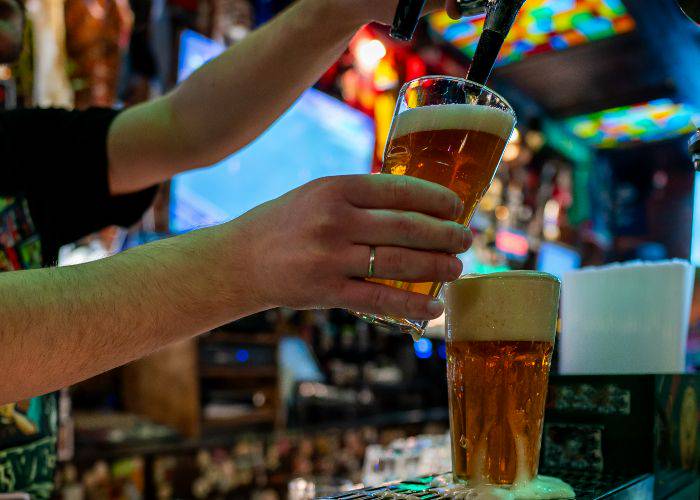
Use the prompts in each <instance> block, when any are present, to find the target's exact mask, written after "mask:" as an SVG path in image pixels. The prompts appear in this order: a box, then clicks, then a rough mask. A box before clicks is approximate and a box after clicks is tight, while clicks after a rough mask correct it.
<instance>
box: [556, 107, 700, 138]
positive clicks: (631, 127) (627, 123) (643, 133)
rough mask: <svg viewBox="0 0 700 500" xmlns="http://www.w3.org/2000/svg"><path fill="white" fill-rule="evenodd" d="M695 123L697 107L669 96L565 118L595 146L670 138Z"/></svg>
mask: <svg viewBox="0 0 700 500" xmlns="http://www.w3.org/2000/svg"><path fill="white" fill-rule="evenodd" d="M698 124H700V110H698V109H696V108H693V107H692V106H688V105H685V104H676V103H674V102H673V101H671V100H670V99H657V100H655V101H650V102H647V103H643V104H637V105H634V106H623V107H620V108H613V109H608V110H606V111H600V112H597V113H592V114H590V115H585V116H578V117H576V118H570V119H568V120H566V121H565V125H566V127H567V128H568V129H569V130H570V131H571V132H572V133H573V134H574V135H576V136H578V137H579V138H581V139H583V140H584V141H586V142H587V143H588V144H590V145H592V146H596V147H599V148H614V147H616V146H619V145H621V144H624V143H630V142H650V141H659V140H663V139H670V138H672V137H676V136H679V135H682V134H689V133H691V132H693V131H694V130H695V129H696V125H698Z"/></svg>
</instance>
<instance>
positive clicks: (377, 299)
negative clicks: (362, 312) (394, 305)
mask: <svg viewBox="0 0 700 500" xmlns="http://www.w3.org/2000/svg"><path fill="white" fill-rule="evenodd" d="M385 300H386V292H385V290H384V289H383V288H382V286H381V285H377V286H375V287H373V288H372V291H371V292H370V295H369V303H370V306H371V307H372V309H373V310H375V311H383V310H384V306H385V304H384V303H385Z"/></svg>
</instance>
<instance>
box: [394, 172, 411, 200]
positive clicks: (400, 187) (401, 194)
mask: <svg viewBox="0 0 700 500" xmlns="http://www.w3.org/2000/svg"><path fill="white" fill-rule="evenodd" d="M392 185H393V189H392V196H393V198H394V200H393V201H394V203H395V204H401V203H402V202H403V201H404V200H406V199H408V197H409V196H410V186H409V179H408V178H407V177H406V176H403V175H402V176H397V177H396V180H394V182H393V183H392Z"/></svg>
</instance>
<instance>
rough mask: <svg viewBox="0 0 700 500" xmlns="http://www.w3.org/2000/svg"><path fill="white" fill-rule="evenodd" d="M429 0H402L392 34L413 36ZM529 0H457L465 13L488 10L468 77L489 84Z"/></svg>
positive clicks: (474, 13)
mask: <svg viewBox="0 0 700 500" xmlns="http://www.w3.org/2000/svg"><path fill="white" fill-rule="evenodd" d="M425 1H426V0H399V4H398V6H397V7H396V15H395V16H394V22H393V24H392V26H391V32H390V34H391V36H392V37H394V38H396V39H398V40H410V39H411V37H412V36H413V32H414V31H415V29H416V26H417V25H418V20H419V19H420V13H421V11H422V10H423V7H424V6H425ZM523 3H525V0H457V7H458V8H459V11H460V12H461V14H462V15H463V16H473V15H476V14H480V13H482V12H486V21H485V22H484V31H483V33H482V34H481V38H480V39H479V45H478V46H477V48H476V53H475V54H474V59H473V60H472V64H471V66H470V68H469V73H468V74H467V78H468V79H469V80H471V81H473V82H476V83H480V84H485V83H486V81H487V80H488V78H489V76H490V75H491V70H492V69H493V66H494V64H495V63H496V58H497V57H498V52H499V51H500V50H501V47H502V46H503V42H504V41H505V39H506V36H507V35H508V32H509V31H510V28H511V27H512V26H513V22H514V21H515V16H516V15H517V14H518V11H520V7H522V5H523Z"/></svg>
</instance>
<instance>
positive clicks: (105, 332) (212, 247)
mask: <svg viewBox="0 0 700 500" xmlns="http://www.w3.org/2000/svg"><path fill="white" fill-rule="evenodd" d="M239 230H240V229H239V228H238V227H237V226H233V225H228V226H222V227H217V228H210V229H205V230H202V231H197V232H194V233H190V234H188V235H184V236H180V237H176V238H172V239H169V240H164V241H160V242H156V243H153V244H150V245H145V246H143V247H139V248H136V249H133V250H130V251H128V252H125V253H123V254H120V255H117V256H115V257H112V258H108V259H104V260H101V261H97V262H93V263H90V264H85V265H79V266H71V267H64V268H55V269H41V270H34V271H19V272H13V273H4V274H2V275H0V318H2V320H1V321H2V322H1V323H0V345H2V346H3V347H2V349H0V366H2V367H3V369H4V370H5V372H6V373H11V374H12V377H5V378H4V379H3V380H0V404H2V403H5V402H9V401H17V400H20V399H23V398H26V397H29V396H33V395H37V394H42V393H46V392H49V391H52V390H55V389H58V388H60V387H64V386H67V385H70V384H72V383H75V382H77V381H80V380H83V379H85V378H88V377H90V376H93V375H96V374H98V373H101V372H103V371H105V370H108V369H111V368H114V367H116V366H119V365H122V364H124V363H127V362H129V361H132V360H134V359H136V358H139V357H141V356H144V355H146V354H148V353H150V352H152V351H154V350H156V349H158V348H159V347H162V346H164V345H165V344H168V343H170V342H173V341H175V340H178V339H183V338H186V337H190V336H193V335H196V334H199V333H202V332H205V331H207V330H209V329H211V328H213V327H216V326H218V325H221V324H223V323H226V322H228V321H231V320H234V319H236V318H240V317H242V316H244V315H248V314H251V313H254V312H257V311H260V310H261V309H263V308H264V306H262V304H261V303H260V302H259V301H257V300H256V296H255V294H254V293H253V291H254V290H252V287H250V281H249V280H248V279H247V278H246V276H247V275H246V266H245V265H244V264H245V260H246V259H245V251H244V249H243V248H242V247H241V246H240V245H237V244H236V243H235V242H236V241H238V242H240V241H245V239H246V238H242V237H239V236H238V235H237V234H235V232H236V231H239ZM232 241H233V242H234V244H231V242H232ZM244 285H245V286H248V288H245V286H244Z"/></svg>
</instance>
